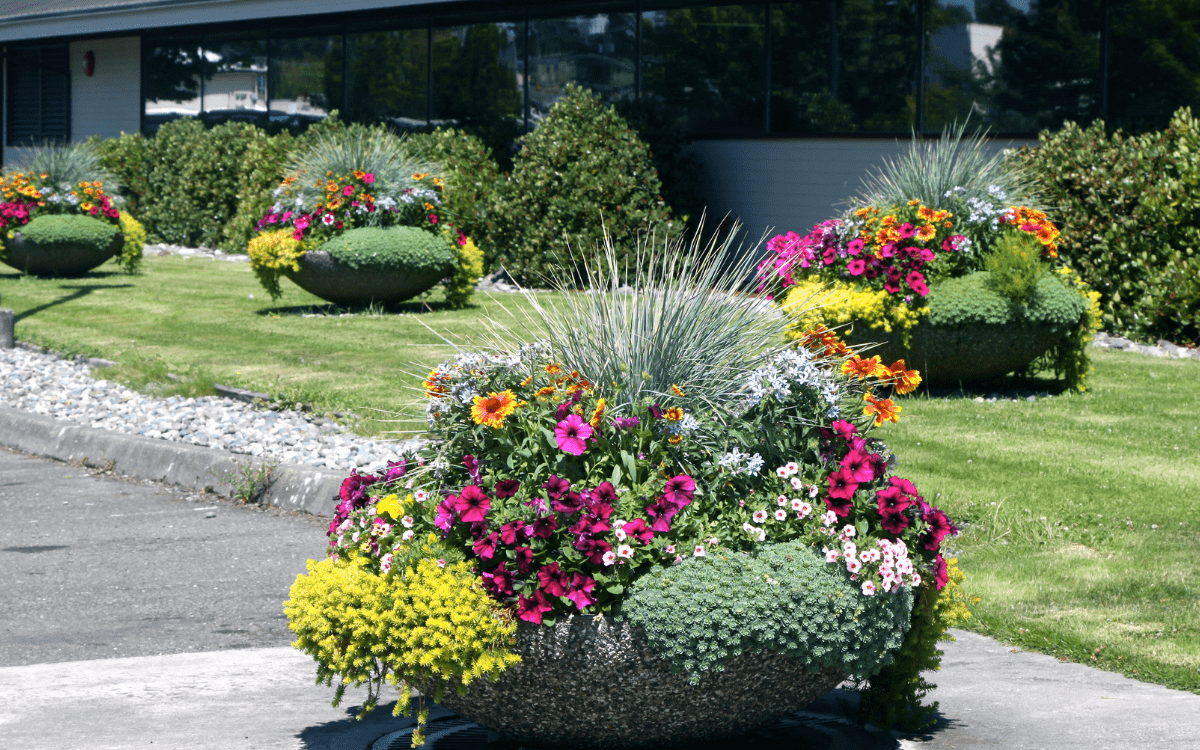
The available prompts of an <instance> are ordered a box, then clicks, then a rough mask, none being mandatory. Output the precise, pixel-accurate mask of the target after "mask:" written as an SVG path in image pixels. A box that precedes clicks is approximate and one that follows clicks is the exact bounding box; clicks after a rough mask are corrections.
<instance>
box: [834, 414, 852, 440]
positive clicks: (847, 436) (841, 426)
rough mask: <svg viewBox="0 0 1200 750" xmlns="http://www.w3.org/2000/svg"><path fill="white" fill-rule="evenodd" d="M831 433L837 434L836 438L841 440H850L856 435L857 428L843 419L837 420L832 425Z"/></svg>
mask: <svg viewBox="0 0 1200 750" xmlns="http://www.w3.org/2000/svg"><path fill="white" fill-rule="evenodd" d="M833 431H834V432H836V433H837V434H838V437H840V438H842V439H843V440H851V439H853V438H854V436H855V435H857V434H858V428H857V427H855V426H854V425H853V424H852V423H850V422H847V421H846V420H844V419H838V420H836V421H834V423H833Z"/></svg>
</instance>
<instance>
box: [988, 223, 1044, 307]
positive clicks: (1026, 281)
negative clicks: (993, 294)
mask: <svg viewBox="0 0 1200 750" xmlns="http://www.w3.org/2000/svg"><path fill="white" fill-rule="evenodd" d="M983 268H984V270H986V271H987V272H988V273H990V274H991V281H992V285H993V286H994V287H995V288H996V291H997V292H999V293H1000V294H1001V295H1003V296H1005V297H1007V298H1008V299H1010V300H1012V302H1013V303H1015V304H1018V305H1023V304H1025V302H1026V301H1028V300H1029V296H1030V295H1031V294H1033V292H1034V290H1035V289H1037V286H1038V282H1039V281H1041V280H1042V278H1043V277H1045V276H1046V274H1047V273H1049V270H1050V269H1049V267H1048V265H1047V264H1046V263H1044V262H1043V261H1042V248H1041V246H1039V245H1038V242H1037V240H1036V239H1034V238H1031V237H1029V236H1028V235H1017V234H1007V235H1004V236H1003V237H1001V238H1000V239H999V240H997V241H996V243H995V248H994V249H993V250H992V251H991V252H990V253H988V254H987V255H985V256H984V258H983Z"/></svg>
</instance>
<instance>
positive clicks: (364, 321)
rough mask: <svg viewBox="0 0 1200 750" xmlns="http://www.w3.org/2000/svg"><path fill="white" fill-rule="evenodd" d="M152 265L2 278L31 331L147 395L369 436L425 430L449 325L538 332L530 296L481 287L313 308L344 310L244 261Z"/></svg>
mask: <svg viewBox="0 0 1200 750" xmlns="http://www.w3.org/2000/svg"><path fill="white" fill-rule="evenodd" d="M143 267H144V273H142V274H140V275H133V276H128V275H122V274H115V273H103V272H100V273H92V274H89V275H88V276H85V277H82V278H78V279H37V278H32V277H25V276H19V275H18V274H16V273H6V274H0V304H3V306H4V307H9V308H11V309H13V310H14V311H15V312H16V320H17V323H16V335H17V339H18V340H23V341H29V342H31V343H36V344H41V345H43V346H48V347H51V348H53V349H56V350H58V351H62V352H65V353H69V354H85V355H88V356H96V357H102V358H105V359H110V360H113V361H116V362H117V363H118V364H119V365H120V367H118V368H115V369H114V370H109V371H105V373H104V377H107V378H110V379H115V380H120V381H122V382H126V383H129V384H130V385H132V386H134V387H137V388H139V389H140V390H150V391H152V392H158V393H165V394H175V393H178V394H182V395H189V396H195V395H206V394H211V393H213V391H212V385H213V383H214V382H217V383H223V384H226V385H233V386H238V387H242V388H248V389H251V390H255V391H261V392H265V393H269V394H271V395H272V396H277V395H282V396H283V397H284V399H285V400H290V401H297V402H304V403H310V404H313V405H314V406H315V407H316V408H317V409H319V410H321V411H342V412H353V413H356V414H358V415H360V416H361V417H362V419H361V420H358V421H357V422H356V423H355V424H354V425H353V427H354V428H355V430H356V431H358V432H360V433H361V434H364V435H370V436H380V435H386V434H387V433H389V432H390V431H393V430H397V429H414V428H421V427H423V426H424V418H423V415H422V414H420V413H419V412H418V410H417V409H416V408H415V407H413V406H412V404H413V403H414V401H418V400H419V394H418V393H416V392H415V391H414V390H413V389H414V388H416V387H418V386H419V385H420V380H421V378H420V377H419V376H420V375H423V374H424V373H425V372H426V371H428V369H429V368H430V367H431V366H433V365H435V364H437V363H438V362H441V361H442V360H444V359H445V358H446V357H447V356H449V355H450V354H452V353H453V348H452V347H451V346H449V345H447V344H446V343H445V342H444V341H442V340H441V339H440V338H439V334H440V335H441V336H444V337H446V338H447V339H450V340H451V341H456V342H457V341H463V342H469V341H471V340H479V339H480V338H481V334H483V333H484V331H483V330H482V327H481V325H480V322H481V320H482V319H484V318H491V319H493V320H495V321H497V322H498V323H499V324H501V325H505V324H508V323H515V324H516V327H518V328H519V329H522V330H524V329H527V328H528V323H527V321H526V320H525V319H524V314H523V313H524V312H527V311H528V309H529V308H528V304H527V303H526V301H525V298H524V296H523V295H520V294H497V295H476V296H475V299H474V300H473V302H474V304H473V306H471V307H469V308H467V309H465V310H450V309H448V308H446V307H445V306H444V305H443V304H441V301H440V297H439V296H438V295H437V294H436V293H435V294H433V295H431V296H430V298H429V299H427V300H422V301H415V302H410V303H405V304H403V305H399V306H396V307H395V308H392V309H389V310H387V311H379V310H370V309H365V310H364V309H358V310H357V311H355V312H357V314H356V315H354V316H353V317H303V314H304V313H306V312H313V311H323V312H335V313H336V312H337V311H338V309H337V308H335V307H333V306H331V305H328V304H326V303H325V302H323V301H322V300H320V299H318V298H316V297H314V296H312V295H310V294H308V293H307V292H305V291H303V290H301V289H300V288H299V287H296V286H295V285H293V284H292V283H291V282H289V281H284V282H283V286H284V296H283V298H282V299H281V300H279V301H277V302H272V300H271V298H270V297H269V296H268V295H267V293H266V292H265V291H264V290H263V288H262V287H261V286H260V285H259V283H258V281H257V279H256V277H255V276H254V274H253V273H252V272H251V271H250V269H249V268H248V266H247V264H245V263H232V262H218V261H211V260H204V259H187V258H181V257H176V256H170V257H153V258H147V259H146V260H145V261H144V262H143ZM106 268H107V267H106ZM431 329H432V330H431ZM434 331H437V333H434ZM168 372H170V373H171V374H172V375H173V376H175V377H174V378H168V377H167V373H168ZM397 414H400V415H402V422H401V423H397V422H395V421H394V420H395V419H396V415H397Z"/></svg>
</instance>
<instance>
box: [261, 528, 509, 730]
mask: <svg viewBox="0 0 1200 750" xmlns="http://www.w3.org/2000/svg"><path fill="white" fill-rule="evenodd" d="M413 547H414V548H413V549H412V550H411V553H412V557H411V560H410V562H409V563H408V564H406V565H405V566H404V567H403V569H400V568H399V567H393V568H392V570H391V572H390V573H388V574H386V575H381V574H378V573H375V572H373V571H371V570H369V569H367V567H366V566H367V564H368V563H367V559H366V558H365V557H355V558H351V559H349V560H345V559H343V560H339V561H336V562H335V561H333V560H328V559H327V560H321V561H319V562H318V561H315V560H309V561H308V573H307V575H300V576H297V577H296V582H295V583H294V584H293V585H292V588H291V592H290V598H289V599H288V600H287V601H286V602H285V603H284V605H283V609H284V613H285V614H286V615H287V617H288V627H289V628H291V630H292V631H293V632H294V633H296V636H297V639H296V641H295V642H294V643H293V644H292V645H293V646H294V647H296V648H297V649H299V650H301V651H303V652H304V653H306V654H309V655H310V656H312V657H313V659H314V660H315V661H316V662H317V681H318V682H320V683H324V684H325V685H332V683H333V680H334V679H335V678H336V679H337V682H338V685H337V693H336V694H335V697H334V703H333V704H334V705H335V706H336V705H338V703H339V702H340V701H341V698H342V695H343V694H344V692H345V689H346V686H347V685H354V686H356V687H357V686H360V685H363V684H366V685H367V686H368V696H367V700H366V701H365V702H364V704H363V711H362V713H360V714H359V717H360V718H361V717H362V716H363V715H365V714H366V713H368V712H369V711H371V710H372V709H374V708H375V706H376V705H377V704H378V700H379V694H380V690H381V689H382V687H383V683H384V682H385V681H386V682H388V683H390V684H393V685H396V686H398V687H399V688H400V695H399V700H398V701H397V704H396V710H395V713H396V715H400V714H401V713H402V712H404V711H406V710H407V709H408V706H409V701H410V697H409V696H410V692H411V691H410V690H409V689H408V688H409V686H410V685H416V684H420V685H421V686H422V688H423V689H424V690H430V688H433V691H432V692H433V693H434V694H433V695H430V697H432V698H433V699H434V700H440V699H441V694H442V691H443V690H444V688H445V686H446V685H448V684H456V685H464V686H465V685H468V684H470V682H471V681H473V680H476V679H478V678H480V677H486V678H489V679H495V678H496V677H497V676H499V674H500V673H501V672H503V671H504V670H505V669H507V668H508V667H510V666H512V665H513V664H516V663H517V662H519V661H520V657H519V656H518V655H517V654H515V653H514V652H513V651H512V644H513V636H514V634H515V632H516V622H515V620H514V619H513V617H512V614H511V613H510V612H509V611H508V610H507V609H505V608H504V607H503V606H501V605H500V604H498V603H497V602H495V601H494V600H493V599H491V598H490V597H489V596H488V595H487V594H486V593H485V592H484V591H483V589H482V587H481V586H480V585H479V579H478V578H477V577H476V576H475V575H473V574H472V573H471V571H470V570H469V569H468V567H467V565H466V563H464V562H457V563H451V564H447V563H446V562H445V561H444V560H439V559H437V558H436V557H435V556H436V555H438V554H440V550H439V549H438V540H437V538H436V537H434V536H433V535H430V537H429V538H427V539H426V540H425V541H424V543H423V544H421V545H415V543H414V545H413ZM397 554H399V553H397ZM443 566H444V567H443ZM422 713H424V711H423V712H422ZM414 741H416V740H415V738H414ZM417 744H420V743H419V742H418V743H417ZM414 746H415V745H414Z"/></svg>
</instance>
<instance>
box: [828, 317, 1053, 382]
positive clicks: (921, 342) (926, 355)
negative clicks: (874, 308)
mask: <svg viewBox="0 0 1200 750" xmlns="http://www.w3.org/2000/svg"><path fill="white" fill-rule="evenodd" d="M1065 334H1066V328H1064V327H1061V326H1060V327H1054V326H1049V325H1042V326H1036V325H1020V324H1015V323H1013V324H1006V325H984V324H964V325H959V326H953V327H951V326H946V327H942V326H932V325H930V324H929V323H927V322H925V321H921V322H920V323H918V324H917V325H916V327H914V328H913V331H912V342H911V344H912V345H911V347H909V348H908V349H905V348H904V345H903V344H902V343H901V341H900V336H899V335H898V334H885V333H883V332H882V331H881V330H877V329H871V328H867V327H866V326H865V325H862V324H859V325H857V326H856V327H855V330H854V332H853V333H851V334H847V335H846V337H845V338H846V341H847V342H848V343H851V344H854V345H859V344H866V343H879V344H880V346H877V347H875V348H873V349H870V350H869V351H866V352H864V355H865V356H874V355H876V354H878V355H879V356H880V358H881V359H882V360H883V363H884V364H885V365H890V364H891V363H892V362H894V361H896V360H897V359H903V360H904V361H905V363H906V364H907V365H908V366H909V368H915V369H917V370H920V372H921V378H922V380H923V382H924V383H925V384H928V385H932V386H938V387H942V386H956V385H958V384H959V383H979V382H985V381H988V380H992V379H994V378H998V377H1001V376H1003V375H1005V374H1006V373H1010V372H1012V371H1013V370H1019V369H1021V368H1022V367H1024V366H1025V365H1027V364H1029V363H1030V362H1032V361H1033V360H1035V359H1037V358H1038V357H1039V356H1041V355H1042V354H1045V353H1046V352H1047V351H1048V350H1049V349H1050V347H1052V346H1054V345H1055V344H1057V343H1058V342H1059V340H1060V339H1062V337H1063V336H1064V335H1065Z"/></svg>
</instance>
